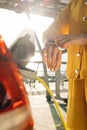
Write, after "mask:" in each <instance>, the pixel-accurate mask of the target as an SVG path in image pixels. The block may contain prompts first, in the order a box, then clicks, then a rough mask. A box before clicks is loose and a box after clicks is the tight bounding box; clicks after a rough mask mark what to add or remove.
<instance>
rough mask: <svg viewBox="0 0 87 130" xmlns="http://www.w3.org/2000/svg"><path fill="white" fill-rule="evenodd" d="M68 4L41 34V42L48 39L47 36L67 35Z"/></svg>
mask: <svg viewBox="0 0 87 130" xmlns="http://www.w3.org/2000/svg"><path fill="white" fill-rule="evenodd" d="M70 4H71V3H69V4H68V5H67V6H66V7H65V8H64V10H63V11H62V12H61V13H60V14H59V15H58V16H57V18H56V19H55V21H54V22H53V23H52V24H51V25H50V26H49V27H48V28H47V30H46V31H45V32H43V41H45V40H46V39H47V37H49V35H57V34H67V33H68V32H69V12H70V11H69V10H70Z"/></svg>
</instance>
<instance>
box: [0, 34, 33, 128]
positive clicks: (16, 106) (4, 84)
mask: <svg viewBox="0 0 87 130" xmlns="http://www.w3.org/2000/svg"><path fill="white" fill-rule="evenodd" d="M33 126H34V121H33V117H32V112H31V107H30V103H29V99H28V98H27V95H26V91H25V87H24V83H23V79H22V76H21V74H20V72H19V69H18V67H17V65H16V64H15V62H14V59H13V57H12V54H11V53H10V51H9V50H8V48H7V47H6V44H5V42H4V41H3V39H2V37H1V36H0V130H33Z"/></svg>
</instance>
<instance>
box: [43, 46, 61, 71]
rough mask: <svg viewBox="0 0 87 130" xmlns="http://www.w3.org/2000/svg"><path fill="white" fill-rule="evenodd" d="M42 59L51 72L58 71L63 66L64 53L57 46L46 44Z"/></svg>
mask: <svg viewBox="0 0 87 130" xmlns="http://www.w3.org/2000/svg"><path fill="white" fill-rule="evenodd" d="M42 58H43V62H44V63H45V64H46V65H47V66H48V68H49V69H50V70H54V71H57V70H58V69H59V67H60V65H61V58H62V51H61V50H59V49H58V47H56V46H55V44H46V46H45V48H44V49H43V51H42Z"/></svg>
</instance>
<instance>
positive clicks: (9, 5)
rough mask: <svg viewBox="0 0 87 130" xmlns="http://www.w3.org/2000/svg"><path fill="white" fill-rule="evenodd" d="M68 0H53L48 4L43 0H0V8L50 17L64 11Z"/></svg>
mask: <svg viewBox="0 0 87 130" xmlns="http://www.w3.org/2000/svg"><path fill="white" fill-rule="evenodd" d="M67 3H68V0H51V2H50V4H48V5H47V6H44V5H43V0H0V8H5V9H8V10H13V11H15V12H17V13H23V12H25V13H29V12H31V13H35V14H39V15H44V16H48V17H55V16H56V15H57V14H58V13H60V12H61V11H62V9H63V8H64V6H65V5H66V4H67Z"/></svg>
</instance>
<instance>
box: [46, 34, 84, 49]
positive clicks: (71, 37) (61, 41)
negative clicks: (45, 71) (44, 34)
mask: <svg viewBox="0 0 87 130" xmlns="http://www.w3.org/2000/svg"><path fill="white" fill-rule="evenodd" d="M50 40H51V41H53V44H55V45H56V46H57V47H60V48H63V49H67V48H68V47H70V46H71V45H78V46H80V45H87V33H85V34H67V35H61V34H59V35H54V36H53V37H52V39H50ZM48 43H49V44H52V43H51V42H48ZM48 43H47V44H48Z"/></svg>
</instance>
